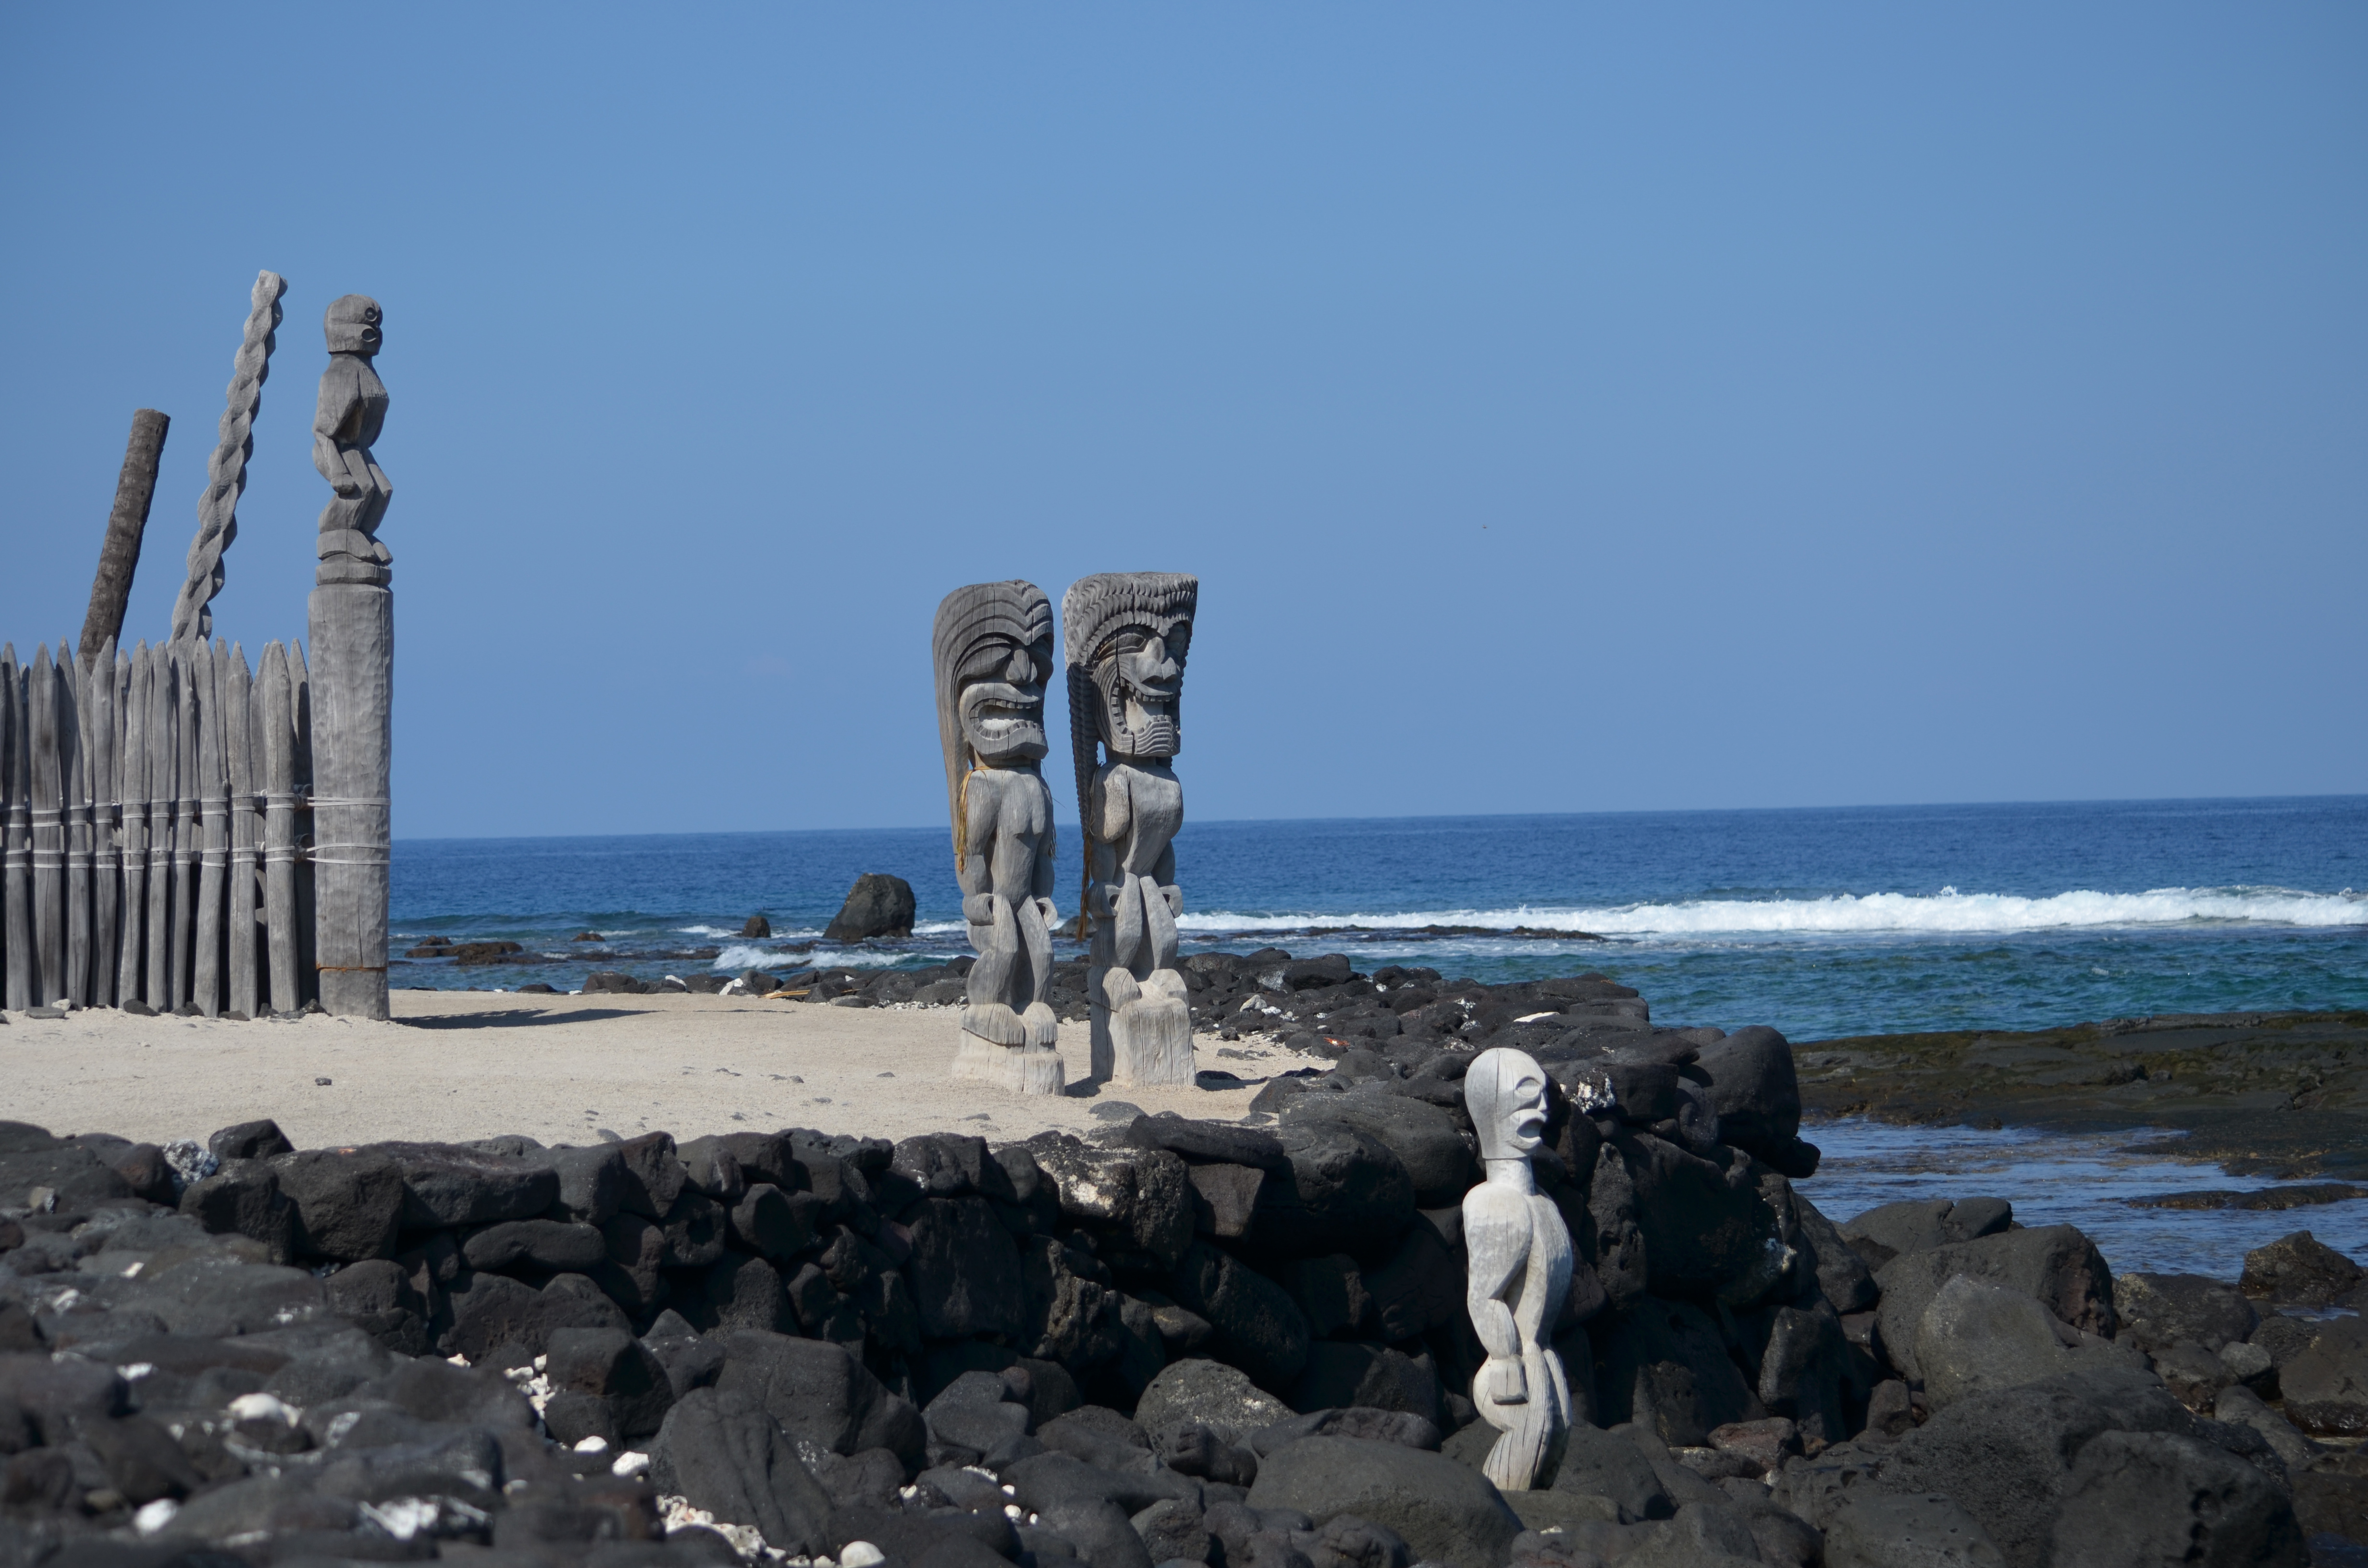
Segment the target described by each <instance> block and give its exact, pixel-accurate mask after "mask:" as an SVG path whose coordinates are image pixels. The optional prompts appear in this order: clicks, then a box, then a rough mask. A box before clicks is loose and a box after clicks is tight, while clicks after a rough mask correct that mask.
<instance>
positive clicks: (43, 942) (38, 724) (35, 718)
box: [25, 642, 66, 1007]
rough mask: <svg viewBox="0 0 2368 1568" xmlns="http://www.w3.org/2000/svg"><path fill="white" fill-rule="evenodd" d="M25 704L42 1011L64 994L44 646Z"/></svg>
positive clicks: (50, 693) (56, 792)
mask: <svg viewBox="0 0 2368 1568" xmlns="http://www.w3.org/2000/svg"><path fill="white" fill-rule="evenodd" d="M25 701H26V706H27V709H28V716H29V718H30V720H31V723H30V725H29V728H30V731H31V733H32V739H33V779H32V784H33V811H32V816H33V957H34V962H33V973H34V979H35V981H36V983H38V984H39V985H40V994H39V997H38V1000H39V1001H40V1005H41V1006H45V1007H47V1006H54V1005H56V1004H57V1003H58V1002H60V1001H62V1000H63V999H64V996H65V988H66V827H65V797H64V792H63V790H61V789H60V788H59V779H58V671H57V666H56V665H53V664H51V662H50V648H49V644H48V643H46V642H44V643H43V644H41V646H40V648H39V649H38V650H36V651H35V653H34V654H33V667H32V669H31V670H29V671H28V672H27V678H26V682H25Z"/></svg>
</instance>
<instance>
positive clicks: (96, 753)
mask: <svg viewBox="0 0 2368 1568" xmlns="http://www.w3.org/2000/svg"><path fill="white" fill-rule="evenodd" d="M128 667H129V666H128V665H127V664H126V663H125V660H124V657H123V655H122V654H121V653H119V652H117V650H116V646H115V639H114V638H112V637H110V638H108V640H107V641H106V642H102V643H100V644H99V645H98V653H97V656H96V657H95V658H94V659H92V661H91V667H90V672H89V676H88V678H87V680H86V681H85V685H86V687H88V690H89V692H90V724H91V729H90V744H91V768H90V790H91V833H90V838H91V867H90V881H91V899H90V999H91V1001H92V1002H93V1003H94V1004H96V1005H97V1006H102V1007H105V1006H120V998H119V997H118V996H117V994H116V990H115V974H116V969H115V964H116V959H117V956H118V953H119V952H120V949H121V946H122V940H123V937H122V931H121V928H120V926H118V924H117V922H118V921H119V920H120V918H121V910H122V903H123V840H122V827H121V824H120V820H119V818H120V812H121V810H122V802H123V703H122V692H123V679H124V672H125V670H126V669H127V668H128Z"/></svg>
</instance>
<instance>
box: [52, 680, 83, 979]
mask: <svg viewBox="0 0 2368 1568" xmlns="http://www.w3.org/2000/svg"><path fill="white" fill-rule="evenodd" d="M58 679H59V682H60V684H61V687H62V689H61V690H60V691H59V693H58V778H59V780H60V781H61V782H62V783H63V785H64V786H65V792H66V988H65V991H64V992H63V995H64V996H65V999H66V1000H67V1001H68V1002H71V1003H72V1004H73V1005H74V1006H77V1007H87V1006H90V1000H91V997H90V726H89V724H88V723H87V722H85V721H86V719H87V717H88V715H87V713H86V711H85V710H87V708H88V707H89V703H90V694H89V691H88V689H87V687H88V684H89V683H88V682H86V681H85V680H84V679H83V669H82V666H81V665H78V664H76V663H75V662H74V660H73V659H72V658H71V657H70V656H69V655H68V654H67V653H66V651H65V644H64V642H60V643H59V644H58Z"/></svg>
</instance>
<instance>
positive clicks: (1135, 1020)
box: [1061, 572, 1201, 1084]
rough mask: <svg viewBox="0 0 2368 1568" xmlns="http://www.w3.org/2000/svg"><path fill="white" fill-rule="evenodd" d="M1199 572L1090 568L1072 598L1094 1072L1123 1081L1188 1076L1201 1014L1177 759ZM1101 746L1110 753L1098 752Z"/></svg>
mask: <svg viewBox="0 0 2368 1568" xmlns="http://www.w3.org/2000/svg"><path fill="white" fill-rule="evenodd" d="M1200 589H1201V583H1200V579H1199V578H1197V577H1188V576H1186V575H1184V574H1181V573H1176V572H1109V573H1104V574H1100V575H1099V576H1093V577H1085V578H1080V579H1079V580H1078V581H1077V582H1076V583H1073V584H1071V585H1070V586H1069V591H1068V592H1067V593H1066V594H1065V595H1064V596H1062V599H1061V624H1062V636H1063V639H1064V642H1065V644H1066V648H1067V653H1068V663H1069V743H1070V747H1071V750H1072V752H1073V754H1074V756H1075V760H1076V770H1077V812H1078V815H1079V817H1080V818H1081V819H1082V820H1083V821H1084V823H1085V824H1086V892H1085V912H1084V914H1085V918H1086V919H1087V920H1089V921H1090V922H1091V924H1092V927H1093V949H1092V960H1091V967H1090V969H1089V970H1088V972H1087V981H1086V992H1087V1003H1088V1005H1089V1006H1090V1007H1091V1009H1092V1017H1093V1074H1094V1076H1095V1077H1096V1078H1098V1079H1108V1080H1110V1081H1111V1082H1113V1083H1118V1084H1190V1083H1191V1082H1192V1081H1193V1077H1192V1017H1191V1010H1190V1007H1188V1006H1186V1003H1185V989H1184V977H1183V975H1182V974H1180V973H1178V971H1177V968H1176V917H1177V916H1178V915H1181V914H1182V913H1183V911H1184V895H1183V893H1182V892H1181V891H1180V890H1179V889H1178V887H1177V885H1176V850H1175V846H1174V845H1173V843H1172V842H1171V841H1172V840H1173V839H1174V838H1175V836H1176V830H1177V829H1178V828H1179V827H1181V826H1182V825H1183V824H1184V787H1183V786H1182V785H1181V784H1179V783H1178V782H1177V781H1176V772H1175V769H1174V768H1172V767H1169V766H1168V764H1169V762H1170V760H1171V759H1172V758H1173V757H1174V756H1176V753H1177V751H1178V749H1179V746H1180V744H1181V733H1180V731H1179V730H1178V706H1179V702H1180V699H1181V697H1182V695H1183V687H1184V655H1185V653H1186V652H1187V651H1188V650H1189V648H1190V643H1191V640H1192V611H1193V608H1194V605H1195V603H1196V601H1197V600H1198V598H1199V596H1200ZM1097 744H1099V746H1100V747H1101V749H1102V751H1103V752H1104V753H1106V754H1107V758H1106V760H1105V759H1102V758H1098V757H1097V756H1096V754H1095V747H1096V745H1097Z"/></svg>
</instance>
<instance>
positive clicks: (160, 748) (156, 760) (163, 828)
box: [142, 645, 179, 1009]
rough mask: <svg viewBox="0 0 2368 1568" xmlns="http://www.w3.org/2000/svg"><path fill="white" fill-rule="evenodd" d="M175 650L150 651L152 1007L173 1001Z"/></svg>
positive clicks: (147, 992)
mask: <svg viewBox="0 0 2368 1568" xmlns="http://www.w3.org/2000/svg"><path fill="white" fill-rule="evenodd" d="M175 697H176V692H175V691H174V689H173V651H172V649H171V648H169V647H166V646H162V645H160V646H158V647H154V648H151V649H149V650H148V915H147V931H146V933H145V936H144V939H143V943H142V945H143V946H145V947H146V949H148V983H147V987H146V989H145V991H144V992H143V993H142V994H143V995H144V996H146V998H147V1001H148V1005H149V1006H151V1007H156V1008H160V1009H161V1008H166V1007H170V1006H172V1005H173V971H172V962H173V957H172V955H173V784H174V773H175V771H176V767H175V764H176V762H177V761H178V759H179V749H178V748H177V747H176V745H175V744H173V714H174V699H175Z"/></svg>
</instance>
